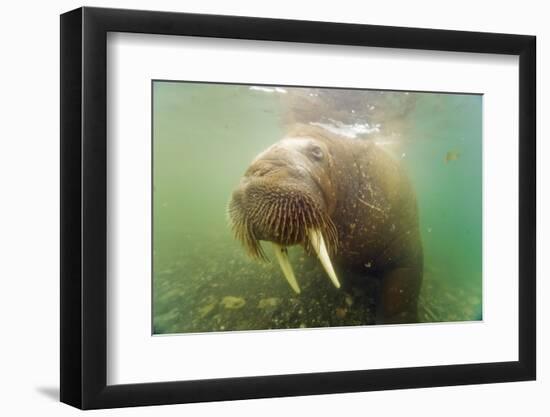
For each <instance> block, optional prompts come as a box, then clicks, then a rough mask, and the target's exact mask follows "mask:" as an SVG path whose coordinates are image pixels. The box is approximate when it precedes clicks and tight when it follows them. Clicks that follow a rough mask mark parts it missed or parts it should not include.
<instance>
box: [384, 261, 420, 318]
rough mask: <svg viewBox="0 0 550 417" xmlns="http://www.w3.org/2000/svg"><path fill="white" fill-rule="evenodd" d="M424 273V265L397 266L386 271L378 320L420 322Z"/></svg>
mask: <svg viewBox="0 0 550 417" xmlns="http://www.w3.org/2000/svg"><path fill="white" fill-rule="evenodd" d="M422 275H423V273H422V267H421V266H419V265H413V266H406V267H397V268H395V269H391V270H388V271H386V272H385V273H384V275H383V276H382V288H381V294H380V308H379V314H378V316H379V317H378V318H377V322H380V323H383V324H397V323H417V322H418V295H419V293H420V286H421V284H422Z"/></svg>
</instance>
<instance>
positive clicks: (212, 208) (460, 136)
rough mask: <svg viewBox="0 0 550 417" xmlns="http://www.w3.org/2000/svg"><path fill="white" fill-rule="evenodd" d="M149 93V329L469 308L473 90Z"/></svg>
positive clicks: (303, 323) (186, 86)
mask: <svg viewBox="0 0 550 417" xmlns="http://www.w3.org/2000/svg"><path fill="white" fill-rule="evenodd" d="M152 93H153V98H152V126H153V127H152V147H153V148H152V149H153V160H152V164H153V169H152V171H153V242H152V246H153V247H152V253H153V269H152V292H153V300H152V301H153V311H152V333H153V334H156V335H158V334H179V333H202V332H214V331H215V332H220V331H242V330H268V329H300V328H320V327H328V326H330V327H340V326H358V325H376V324H392V323H398V324H399V323H434V322H457V321H476V320H482V98H483V96H482V95H480V94H462V93H461V94H455V93H436V92H412V91H411V92H408V91H386V90H364V89H342V88H317V87H307V88H306V87H290V86H268V85H241V84H218V83H194V82H184V81H163V80H154V81H152Z"/></svg>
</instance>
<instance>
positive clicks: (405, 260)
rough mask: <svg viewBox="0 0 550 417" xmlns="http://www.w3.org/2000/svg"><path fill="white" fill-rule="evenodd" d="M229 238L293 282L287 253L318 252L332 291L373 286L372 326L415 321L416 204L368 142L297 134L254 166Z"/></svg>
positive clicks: (314, 132) (389, 161) (238, 197)
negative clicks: (271, 257)
mask: <svg viewBox="0 0 550 417" xmlns="http://www.w3.org/2000/svg"><path fill="white" fill-rule="evenodd" d="M228 214H229V219H230V222H231V225H232V229H233V232H234V234H235V237H236V238H237V239H238V240H239V241H241V243H242V244H243V246H244V248H245V249H246V252H247V253H248V254H249V255H250V256H251V257H253V258H256V259H261V260H266V259H267V257H266V255H265V253H264V250H263V248H262V246H261V244H260V241H268V242H271V244H272V245H273V247H274V249H275V255H276V258H277V260H278V262H279V264H280V267H281V269H282V272H283V275H284V277H285V278H286V280H287V281H288V283H289V284H290V286H291V287H292V289H293V290H294V291H295V292H296V293H300V287H299V284H298V281H297V279H296V277H295V275H294V272H293V269H292V266H291V264H290V261H289V257H288V252H287V248H288V247H289V246H292V245H301V246H303V247H304V249H305V250H306V252H307V253H308V254H313V253H315V254H316V255H317V257H318V258H319V261H320V263H321V264H322V266H323V268H324V270H325V271H326V273H327V275H328V277H329V279H330V280H331V281H332V283H333V284H334V286H335V287H336V288H340V287H341V286H342V283H344V284H349V283H351V282H354V283H359V285H360V284H361V282H362V281H361V280H366V279H378V280H379V282H380V285H379V288H380V290H379V295H378V299H379V301H378V306H377V323H412V322H417V321H418V315H417V304H418V295H419V291H420V287H421V283H422V277H423V250H422V242H421V237H420V230H419V220H418V209H417V202H416V195H415V192H414V190H413V187H412V185H411V182H410V180H409V178H408V176H407V175H406V172H405V170H404V168H403V167H402V166H400V164H399V162H398V161H397V160H396V159H395V158H393V157H392V156H391V155H389V154H388V153H387V152H386V151H384V150H383V149H382V148H380V147H379V146H378V145H376V144H375V143H374V142H373V141H371V140H362V139H352V138H348V137H341V136H339V135H337V134H335V133H332V132H330V131H328V130H326V129H324V128H321V127H318V126H313V125H298V126H295V127H293V128H291V129H290V130H289V131H288V133H287V134H286V135H285V136H284V137H283V138H282V139H281V140H280V141H278V142H276V143H275V144H273V145H272V146H270V147H268V148H267V149H266V150H265V151H263V152H261V153H260V154H259V155H258V156H256V158H255V159H254V160H253V161H252V163H251V164H250V166H249V167H248V169H246V172H245V173H244V176H243V177H242V178H241V180H240V183H239V185H238V187H237V188H236V189H235V190H234V191H233V193H232V196H231V199H230V202H229V205H228Z"/></svg>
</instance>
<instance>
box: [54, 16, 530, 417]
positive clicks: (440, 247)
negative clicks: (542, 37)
mask: <svg viewBox="0 0 550 417" xmlns="http://www.w3.org/2000/svg"><path fill="white" fill-rule="evenodd" d="M535 102H536V100H535V38H534V37H532V36H525V35H509V34H492V33H474V32H458V31H446V30H431V29H415V28H398V27H383V26H371V25H356V24H341V23H328V22H311V21H292V20H278V19H265V18H252V17H237V16H214V15H197V14H185V13H168V12H151V11H136V10H118V9H100V8H87V7H85V8H80V9H77V10H74V11H71V12H68V13H66V14H63V15H62V16H61V210H62V211H61V401H63V402H65V403H68V404H71V405H73V406H76V407H79V408H83V409H90V408H110V407H123V406H137V405H154V404H171V403H185V402H198V401H215V400H231V399H245V398H262V397H275V396H293V395H310V394H322V393H339V392H352V391H368V390H385V389H399V388H418V387H433V386H443V385H459V384H479V383H492V382H505V381H522V380H531V379H535V375H536V351H535V345H536V343H535V341H536V339H535V337H536V336H535V328H536V317H535V245H536V241H535V230H536V225H535V214H536V213H535V210H536V208H535V201H536V195H535Z"/></svg>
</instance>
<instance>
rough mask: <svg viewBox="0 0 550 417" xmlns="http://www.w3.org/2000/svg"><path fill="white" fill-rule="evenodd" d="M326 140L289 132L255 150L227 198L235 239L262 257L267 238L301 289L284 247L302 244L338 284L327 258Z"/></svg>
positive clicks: (330, 251)
mask: <svg viewBox="0 0 550 417" xmlns="http://www.w3.org/2000/svg"><path fill="white" fill-rule="evenodd" d="M328 145H329V144H328V142H326V141H323V140H322V139H321V138H318V137H313V136H308V135H290V136H287V137H285V138H284V139H282V140H280V141H279V142H277V143H275V144H274V145H272V146H271V147H269V148H268V149H266V150H265V151H264V152H262V153H260V154H259V155H258V156H257V157H256V158H255V159H254V160H253V161H252V163H251V165H250V166H249V167H248V169H247V170H246V172H245V174H244V176H243V177H242V178H241V181H240V184H239V186H238V187H237V189H236V190H235V191H234V192H233V195H232V197H231V201H230V202H229V208H228V212H229V218H230V221H231V224H232V228H233V231H234V233H235V237H236V238H237V239H238V240H240V241H241V243H242V244H243V246H244V247H245V249H246V251H247V252H248V254H249V255H250V256H252V257H253V258H256V259H261V260H266V259H267V258H266V256H265V254H264V251H263V249H262V246H261V245H260V241H261V240H264V241H269V242H271V243H272V245H273V247H274V249H275V255H276V257H277V260H278V261H279V264H280V266H281V269H282V271H283V274H284V276H285V278H286V279H287V281H288V283H289V284H290V286H291V287H292V289H293V290H294V291H295V292H296V293H299V292H300V287H299V286H298V283H297V281H296V278H295V276H294V272H293V270H292V267H291V265H290V262H289V259H288V252H287V247H288V246H292V245H301V246H303V247H304V249H305V250H306V251H307V252H308V253H311V251H312V249H313V251H314V252H315V253H316V254H317V256H318V257H319V260H320V261H321V264H322V265H323V267H324V269H325V270H326V272H327V274H328V276H329V278H330V279H331V281H332V282H333V283H334V285H335V286H336V287H337V288H339V287H340V283H339V281H338V278H337V276H336V274H335V272H334V268H333V266H332V262H331V256H332V255H334V254H335V253H336V250H337V246H338V238H337V232H336V228H335V226H334V223H333V222H332V220H331V212H332V211H334V206H335V201H334V200H335V199H334V196H335V192H336V191H335V184H334V182H333V179H332V178H334V176H333V160H332V155H331V153H330V152H329V146H328Z"/></svg>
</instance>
